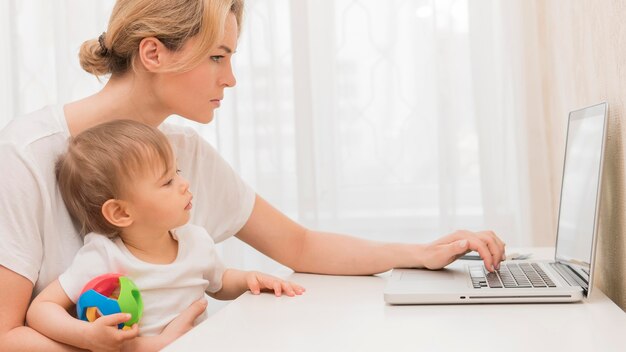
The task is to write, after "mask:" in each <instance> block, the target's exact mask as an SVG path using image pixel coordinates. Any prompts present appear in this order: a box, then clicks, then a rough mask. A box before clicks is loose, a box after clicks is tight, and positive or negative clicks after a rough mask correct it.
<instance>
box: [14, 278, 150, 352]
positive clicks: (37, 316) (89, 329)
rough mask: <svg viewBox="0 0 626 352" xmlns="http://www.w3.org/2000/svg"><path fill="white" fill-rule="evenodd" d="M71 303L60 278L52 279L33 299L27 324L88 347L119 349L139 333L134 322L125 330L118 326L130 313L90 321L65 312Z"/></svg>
mask: <svg viewBox="0 0 626 352" xmlns="http://www.w3.org/2000/svg"><path fill="white" fill-rule="evenodd" d="M73 306H74V304H73V303H72V301H71V300H70V298H69V297H68V296H67V294H66V293H65V291H64V290H63V288H61V284H60V283H59V280H55V281H54V282H53V283H51V284H50V285H49V286H48V287H46V288H45V289H44V290H43V291H42V292H41V293H40V294H39V295H38V296H37V297H36V298H35V299H34V300H33V302H32V303H31V305H30V308H29V309H28V312H27V314H26V323H27V324H28V326H30V327H31V328H33V329H35V330H37V331H39V332H40V333H42V334H43V335H46V336H48V337H49V338H51V339H53V340H56V341H59V342H63V343H66V344H68V345H72V346H76V347H80V348H84V349H89V350H102V351H106V350H116V351H119V350H120V348H121V347H122V344H123V343H124V342H125V341H127V340H131V339H133V338H135V337H136V336H137V334H138V332H139V330H138V328H137V325H134V326H133V328H132V329H131V330H126V331H123V330H119V329H118V328H117V324H119V323H123V322H125V321H127V320H128V319H130V315H129V314H126V313H118V314H111V315H107V316H103V317H100V318H98V319H96V321H94V322H92V323H89V322H86V321H82V320H79V319H76V318H74V317H72V316H71V315H70V314H69V313H68V311H69V309H70V308H72V307H73Z"/></svg>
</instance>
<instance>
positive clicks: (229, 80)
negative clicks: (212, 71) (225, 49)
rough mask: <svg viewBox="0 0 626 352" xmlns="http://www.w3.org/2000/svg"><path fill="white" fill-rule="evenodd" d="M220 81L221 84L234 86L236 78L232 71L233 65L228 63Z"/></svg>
mask: <svg viewBox="0 0 626 352" xmlns="http://www.w3.org/2000/svg"><path fill="white" fill-rule="evenodd" d="M220 83H221V85H222V86H225V87H234V86H235V84H237V79H236V78H235V73H234V72H233V67H232V66H231V65H228V68H227V69H226V71H225V72H224V75H223V76H222V78H221V80H220Z"/></svg>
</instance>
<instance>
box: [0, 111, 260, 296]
mask: <svg viewBox="0 0 626 352" xmlns="http://www.w3.org/2000/svg"><path fill="white" fill-rule="evenodd" d="M160 129H161V131H162V132H163V133H165V135H166V136H167V137H168V139H169V140H170V142H171V144H172V147H173V149H174V153H175V154H176V157H177V160H178V168H179V169H180V170H181V172H182V174H183V176H185V177H186V178H187V180H189V183H190V188H191V192H192V193H193V195H194V199H195V201H194V207H193V209H192V210H191V219H190V223H193V224H196V225H199V226H202V227H204V228H205V230H206V231H207V232H208V233H209V234H211V236H212V237H213V240H214V241H215V242H216V243H218V242H220V241H222V240H224V239H226V238H228V237H229V236H232V235H234V234H235V233H237V232H238V231H239V230H240V229H241V228H242V227H243V225H244V224H245V223H246V221H247V220H248V218H249V217H250V214H251V212H252V208H253V206H254V199H255V193H254V191H253V190H252V189H251V188H250V187H249V186H248V185H246V184H245V183H244V182H243V180H241V178H240V177H239V176H238V175H237V174H236V173H235V172H234V171H233V170H232V168H231V167H230V166H229V165H228V164H227V163H226V161H224V159H222V158H221V157H220V155H219V154H218V153H217V152H216V151H215V149H214V148H213V147H212V146H211V145H209V144H208V143H207V142H206V141H205V140H204V139H203V138H202V137H200V136H199V135H198V134H197V133H196V132H195V131H194V130H193V129H191V128H188V127H182V126H177V125H172V124H167V123H164V124H162V125H161V126H160ZM69 136H70V134H69V129H68V126H67V122H66V121H65V115H64V113H63V107H62V106H51V107H46V108H43V109H41V110H38V111H35V112H33V113H31V114H29V115H26V116H22V117H18V118H16V119H13V120H12V121H11V122H10V123H9V124H8V125H7V126H5V127H4V128H3V129H2V130H1V131H0V160H1V161H2V164H3V165H2V169H1V170H2V171H0V265H3V266H5V267H6V268H8V269H10V270H12V271H14V272H16V273H18V274H20V275H22V276H24V277H26V278H28V279H29V280H30V281H32V282H33V284H34V285H35V287H34V292H33V294H34V295H36V294H37V293H39V292H40V291H41V290H42V289H43V288H44V287H46V286H47V285H48V284H49V283H50V282H52V281H53V280H54V279H56V278H57V277H58V276H59V275H60V274H61V273H62V272H64V271H65V269H67V267H69V265H70V263H71V262H72V259H73V258H74V255H75V254H76V252H78V249H79V248H80V247H81V246H82V245H83V239H82V238H81V237H80V235H79V232H78V228H77V227H76V226H74V224H73V223H72V220H71V218H70V216H69V214H68V212H67V209H66V208H65V204H64V203H63V199H62V198H61V194H60V193H59V190H58V187H57V183H56V178H55V175H54V164H55V162H56V160H57V157H58V156H59V154H61V153H64V152H65V150H66V148H67V141H68V138H69ZM207 255H208V253H207Z"/></svg>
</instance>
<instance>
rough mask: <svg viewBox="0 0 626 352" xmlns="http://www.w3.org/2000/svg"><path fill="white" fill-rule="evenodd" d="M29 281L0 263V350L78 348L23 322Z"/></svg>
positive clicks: (28, 292)
mask: <svg viewBox="0 0 626 352" xmlns="http://www.w3.org/2000/svg"><path fill="white" fill-rule="evenodd" d="M32 293H33V283H32V282H31V281H30V280H28V279H27V278H25V277H23V276H22V275H20V274H17V273H15V272H14V271H12V270H10V269H7V268H5V267H4V266H1V265H0V351H78V350H79V349H77V348H75V347H71V346H68V345H64V344H62V343H59V342H57V341H54V340H51V339H49V338H48V337H46V336H44V335H42V334H40V333H38V332H37V331H35V330H33V329H31V328H30V327H27V326H24V320H25V318H26V310H27V309H28V303H29V302H30V298H31V296H32Z"/></svg>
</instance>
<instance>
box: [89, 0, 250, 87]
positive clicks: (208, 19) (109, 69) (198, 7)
mask: <svg viewBox="0 0 626 352" xmlns="http://www.w3.org/2000/svg"><path fill="white" fill-rule="evenodd" d="M229 13H233V14H234V15H235V18H236V20H237V24H238V28H241V20H242V16H243V0H118V1H117V2H116V3H115V6H114V7H113V12H112V13H111V17H110V19H109V26H108V29H107V31H106V32H105V33H102V35H100V37H98V38H95V39H91V40H87V41H85V42H84V43H83V45H82V46H81V48H80V53H79V54H78V57H79V60H80V65H81V67H82V68H83V69H84V70H85V71H87V72H89V73H91V74H94V75H96V76H102V75H106V74H109V73H113V74H117V73H120V74H123V73H125V72H127V71H128V69H134V63H135V57H136V56H137V53H138V50H139V43H140V42H141V40H143V39H144V38H148V37H155V38H157V39H158V40H160V41H161V42H162V43H163V45H165V47H166V48H168V49H169V50H173V51H176V50H178V49H180V48H181V47H182V46H183V45H184V44H185V42H186V41H187V39H189V38H191V37H194V36H198V39H199V40H198V41H197V44H196V46H195V47H194V48H193V50H192V52H191V54H190V55H189V56H188V57H186V58H185V59H184V60H183V61H181V62H180V64H179V65H176V66H174V67H171V71H180V72H182V71H185V70H189V69H191V68H193V67H194V66H195V65H196V64H197V63H199V62H200V61H201V60H203V59H205V58H206V55H208V52H209V49H210V48H211V47H212V46H213V45H215V44H216V42H217V40H218V39H219V38H220V37H221V36H222V35H223V33H224V26H225V23H226V18H227V16H228V14H229Z"/></svg>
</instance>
